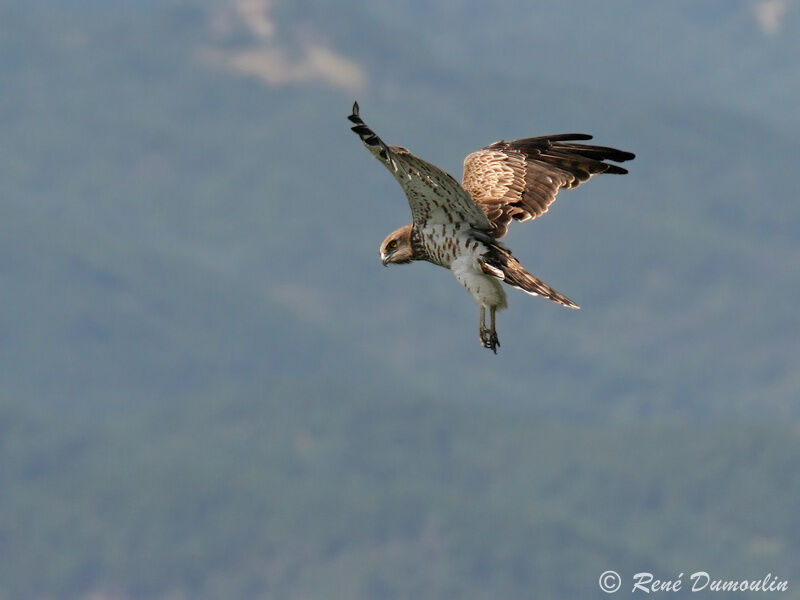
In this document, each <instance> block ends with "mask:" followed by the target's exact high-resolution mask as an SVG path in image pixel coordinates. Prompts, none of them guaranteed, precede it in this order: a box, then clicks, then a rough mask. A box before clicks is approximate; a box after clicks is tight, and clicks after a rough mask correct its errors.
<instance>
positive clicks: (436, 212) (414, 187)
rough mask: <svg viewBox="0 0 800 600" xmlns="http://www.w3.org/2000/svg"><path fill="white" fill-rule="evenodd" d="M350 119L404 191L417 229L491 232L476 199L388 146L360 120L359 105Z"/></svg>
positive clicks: (402, 151)
mask: <svg viewBox="0 0 800 600" xmlns="http://www.w3.org/2000/svg"><path fill="white" fill-rule="evenodd" d="M348 119H349V120H350V121H351V122H352V123H354V124H355V125H354V126H353V127H351V129H352V130H353V131H355V132H356V133H357V134H358V135H359V137H360V138H361V141H362V142H364V145H365V146H366V147H367V149H368V150H369V151H370V152H371V153H372V155H373V156H375V158H377V159H378V160H380V161H381V162H382V163H383V164H384V165H385V166H386V168H387V169H389V172H390V173H391V174H392V175H393V176H394V178H395V179H396V180H397V182H398V183H399V184H400V186H401V187H402V188H403V191H404V192H405V194H406V197H407V198H408V203H409V205H410V207H411V214H412V216H413V219H414V223H415V224H416V225H417V226H418V227H420V228H421V227H424V226H427V225H444V224H452V223H463V224H464V225H465V226H467V227H472V228H475V229H480V230H483V231H488V230H490V229H492V223H490V222H489V220H488V219H487V217H486V215H485V214H484V212H483V210H481V208H480V207H479V206H478V205H477V204H476V203H475V200H473V197H472V196H470V195H469V194H468V193H467V192H466V191H465V190H464V189H463V188H462V187H461V185H459V183H458V182H457V181H456V180H455V179H453V178H452V177H451V176H450V175H448V174H447V173H445V172H444V171H442V170H441V169H439V168H438V167H435V166H434V165H432V164H430V163H428V162H426V161H424V160H422V159H420V158H417V157H416V156H414V155H413V154H411V153H410V152H409V151H408V150H406V149H405V148H401V147H400V146H387V145H386V144H385V143H384V142H383V140H381V138H379V137H378V136H377V135H376V134H375V132H374V131H372V129H370V128H369V127H368V126H367V125H366V124H365V123H364V121H363V120H362V119H361V117H360V116H359V111H358V103H357V102H356V103H354V104H353V113H352V114H351V115H350V116H349V117H348Z"/></svg>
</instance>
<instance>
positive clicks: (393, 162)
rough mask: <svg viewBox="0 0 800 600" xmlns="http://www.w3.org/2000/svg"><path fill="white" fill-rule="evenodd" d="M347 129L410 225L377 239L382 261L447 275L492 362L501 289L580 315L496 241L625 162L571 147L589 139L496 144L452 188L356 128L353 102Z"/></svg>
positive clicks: (614, 153)
mask: <svg viewBox="0 0 800 600" xmlns="http://www.w3.org/2000/svg"><path fill="white" fill-rule="evenodd" d="M348 119H349V120H350V121H351V122H352V123H354V126H353V127H352V130H353V131H354V132H356V133H357V134H358V135H359V137H360V138H361V141H362V142H363V143H364V145H365V146H366V147H367V149H368V150H369V151H370V152H371V153H372V155H373V156H375V158H377V159H378V160H380V161H381V162H382V163H383V164H384V165H385V166H386V167H387V168H388V169H389V172H390V173H391V174H392V175H393V176H394V178H395V179H396V180H397V181H398V183H399V184H400V186H401V187H402V188H403V191H404V192H405V194H406V196H407V198H408V203H409V205H410V206H411V215H412V217H413V223H411V224H409V225H405V226H403V227H401V228H400V229H397V230H396V231H393V232H392V233H390V234H389V235H388V236H387V237H386V239H385V240H384V241H383V243H382V244H381V246H380V256H381V261H382V262H383V264H384V266H386V265H388V264H389V263H408V262H411V261H415V260H425V261H428V262H431V263H433V264H435V265H439V266H442V267H445V268H447V269H450V270H451V271H452V272H453V275H455V278H456V279H457V280H458V281H459V282H460V283H461V284H462V285H463V286H464V287H465V288H466V289H467V290H468V291H469V292H470V294H472V297H473V298H474V299H475V301H476V302H477V303H478V306H479V307H480V325H479V328H478V337H479V339H480V341H481V344H482V345H483V347H484V348H489V349H490V350H492V351H493V352H494V353H495V354H496V353H497V347H498V346H499V345H500V342H499V341H498V339H497V330H496V329H495V313H496V312H497V311H498V310H502V309H503V308H505V307H506V295H505V292H504V291H503V288H502V286H501V285H500V282H503V283H507V284H508V285H510V286H512V287H515V288H517V289H520V290H522V291H524V292H527V293H528V294H531V295H533V296H544V297H545V298H548V299H550V300H552V301H553V302H557V303H558V304H561V305H562V306H566V307H568V308H579V307H578V305H577V304H575V303H574V302H573V301H572V300H570V299H569V298H567V297H566V296H564V295H563V294H561V293H559V292H557V291H556V290H554V289H553V288H551V287H550V286H549V285H547V284H546V283H544V282H543V281H541V280H539V279H538V278H537V277H535V276H534V275H532V274H530V273H528V271H526V270H525V268H524V267H523V266H522V265H521V264H520V263H519V262H518V261H517V259H516V258H514V256H513V255H512V254H511V251H510V250H509V249H508V248H507V247H506V246H504V245H503V244H502V243H500V242H499V241H498V240H499V239H500V238H502V237H503V236H504V235H505V234H506V232H507V230H508V226H509V223H510V222H511V221H512V220H515V221H528V220H531V219H535V218H536V217H538V216H540V215H542V214H544V213H545V212H547V209H548V207H549V206H550V204H552V203H553V201H554V200H555V199H556V194H557V193H558V191H559V190H560V189H561V188H574V187H577V186H578V185H580V184H581V183H583V182H584V181H586V180H587V179H589V177H591V176H592V175H596V174H598V173H614V174H617V175H623V174H625V173H627V172H628V171H627V170H626V169H623V168H622V167H620V166H618V165H615V164H611V163H609V162H605V161H607V160H611V161H614V162H623V161H626V160H631V159H632V158H634V155H633V154H631V153H630V152H625V151H624V150H617V149H616V148H608V147H605V146H591V145H587V144H580V143H576V142H578V141H583V140H590V139H592V136H591V135H587V134H585V133H562V134H558V135H546V136H542V137H533V138H525V139H520V140H516V141H513V142H505V141H499V142H495V143H494V144H490V145H489V146H486V147H485V148H483V149H482V150H478V151H477V152H473V153H472V154H470V155H469V156H467V158H466V159H464V177H463V180H462V182H461V184H460V185H459V184H458V182H457V181H456V180H455V179H453V178H452V177H451V176H450V175H448V174H447V173H445V172H444V171H442V170H441V169H439V168H438V167H435V166H434V165H432V164H430V163H428V162H425V161H424V160H422V159H420V158H417V157H416V156H414V155H413V154H411V152H409V151H408V150H406V149H405V148H401V147H400V146H388V145H387V144H385V143H384V142H383V140H381V138H379V137H378V136H377V135H376V134H375V132H374V131H373V130H372V129H370V128H369V127H368V126H367V125H366V124H365V123H364V121H363V120H362V119H361V116H360V115H359V109H358V103H357V102H356V103H354V104H353V112H352V114H351V115H350V116H349V117H348ZM486 309H488V310H489V316H490V324H489V326H488V327H487V326H486Z"/></svg>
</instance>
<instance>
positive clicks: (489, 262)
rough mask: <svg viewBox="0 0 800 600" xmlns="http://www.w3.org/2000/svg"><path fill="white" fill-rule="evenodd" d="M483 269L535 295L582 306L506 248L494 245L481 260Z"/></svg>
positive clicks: (566, 304)
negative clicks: (526, 265)
mask: <svg viewBox="0 0 800 600" xmlns="http://www.w3.org/2000/svg"><path fill="white" fill-rule="evenodd" d="M481 269H482V270H483V272H484V273H486V274H487V275H491V276H492V277H496V278H497V279H500V280H501V281H504V282H506V283H507V284H508V285H510V286H512V287H515V288H517V289H519V290H522V291H523V292H527V293H528V294H532V295H534V296H544V297H545V298H548V299H549V300H552V301H553V302H557V303H558V304H561V305H562V306H566V307H567V308H580V306H578V305H577V304H575V303H574V302H573V301H572V300H570V299H569V298H567V297H566V296H565V295H564V294H562V293H561V292H557V291H556V290H554V289H553V288H551V287H550V286H549V285H547V284H546V283H545V282H544V281H542V280H541V279H539V278H538V277H536V276H534V275H531V274H530V273H528V271H526V270H525V267H523V266H522V265H521V264H520V263H519V261H518V260H517V259H516V258H514V257H513V256H512V255H511V253H510V252H509V251H508V250H506V249H505V248H501V247H499V246H496V245H492V247H491V250H490V251H489V252H488V253H486V254H485V255H484V257H483V261H482V262H481Z"/></svg>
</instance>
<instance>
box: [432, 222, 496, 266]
mask: <svg viewBox="0 0 800 600" xmlns="http://www.w3.org/2000/svg"><path fill="white" fill-rule="evenodd" d="M420 233H422V239H423V243H424V245H425V251H426V252H427V253H428V257H429V260H430V262H432V263H434V264H437V265H440V266H442V267H445V268H448V269H449V268H450V266H451V265H452V264H453V261H455V260H456V259H457V258H459V257H460V256H463V255H470V256H474V257H475V258H477V257H478V256H479V255H481V254H483V253H484V252H486V247H485V246H484V245H483V244H482V243H480V242H478V241H476V240H474V239H472V238H470V237H469V236H468V235H467V234H466V233H464V232H463V231H461V230H460V228H459V227H457V226H456V225H443V224H440V225H429V226H427V227H424V228H422V230H421V231H420Z"/></svg>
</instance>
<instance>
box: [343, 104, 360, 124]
mask: <svg viewBox="0 0 800 600" xmlns="http://www.w3.org/2000/svg"><path fill="white" fill-rule="evenodd" d="M347 120H348V121H350V122H351V123H356V124H357V125H363V124H364V121H362V120H361V117H360V116H359V114H358V102H353V112H352V113H351V114H350V115H348V117H347Z"/></svg>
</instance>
